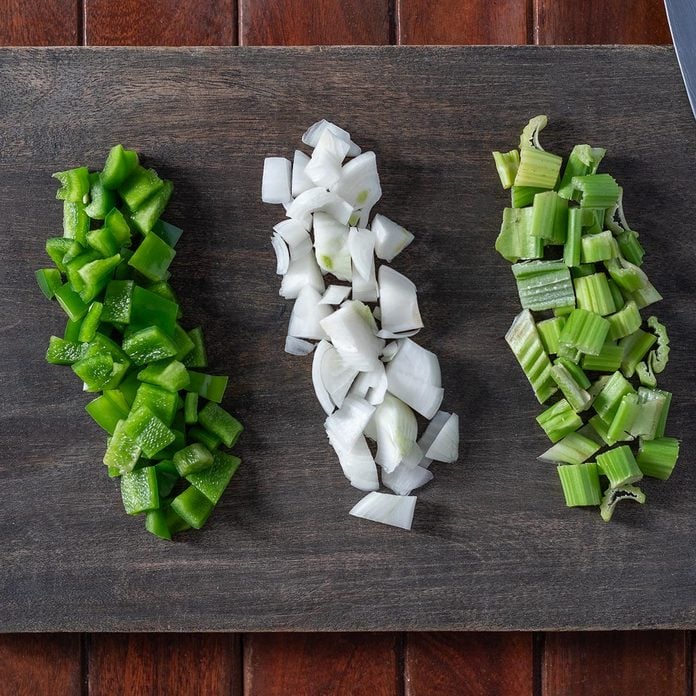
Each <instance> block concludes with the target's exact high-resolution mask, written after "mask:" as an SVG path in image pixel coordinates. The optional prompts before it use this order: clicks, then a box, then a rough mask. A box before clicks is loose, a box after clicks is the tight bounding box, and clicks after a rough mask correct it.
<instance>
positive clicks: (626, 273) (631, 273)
mask: <svg viewBox="0 0 696 696" xmlns="http://www.w3.org/2000/svg"><path fill="white" fill-rule="evenodd" d="M604 266H605V267H606V269H607V271H609V275H610V276H611V277H612V279H613V280H614V281H615V282H616V284H617V285H618V286H619V287H620V288H621V290H622V291H623V293H624V295H626V296H627V298H628V299H632V300H634V301H635V303H636V304H637V305H638V308H639V309H643V308H644V307H647V306H648V305H651V304H653V302H659V301H660V300H661V299H662V295H660V293H659V292H658V291H657V289H656V288H655V286H654V285H653V284H652V283H651V282H650V281H649V280H648V276H647V275H645V273H644V272H643V271H642V270H641V269H640V268H638V266H636V265H635V264H633V263H630V262H629V261H626V259H624V258H621V257H616V258H613V259H608V260H607V261H605V262H604Z"/></svg>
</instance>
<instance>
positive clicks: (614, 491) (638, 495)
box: [599, 485, 645, 522]
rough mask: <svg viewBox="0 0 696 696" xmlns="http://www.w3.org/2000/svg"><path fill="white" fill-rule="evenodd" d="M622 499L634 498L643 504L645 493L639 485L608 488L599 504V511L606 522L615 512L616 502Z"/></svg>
mask: <svg viewBox="0 0 696 696" xmlns="http://www.w3.org/2000/svg"><path fill="white" fill-rule="evenodd" d="M621 500H634V501H635V502H636V503H640V504H641V505H642V504H643V503H644V502H645V493H643V491H641V490H640V488H638V486H631V485H626V486H621V487H620V488H611V487H610V488H607V490H606V491H605V492H604V496H603V497H602V504H601V505H600V506H599V513H600V515H601V516H602V519H603V520H604V521H605V522H609V521H610V520H611V518H612V516H613V514H614V509H615V508H616V504H617V503H618V502H619V501H621Z"/></svg>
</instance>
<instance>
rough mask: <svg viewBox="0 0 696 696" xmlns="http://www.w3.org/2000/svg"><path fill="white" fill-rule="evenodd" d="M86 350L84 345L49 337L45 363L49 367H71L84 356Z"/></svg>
mask: <svg viewBox="0 0 696 696" xmlns="http://www.w3.org/2000/svg"><path fill="white" fill-rule="evenodd" d="M86 350H87V346H86V345H85V344H84V343H78V342H76V341H66V340H65V339H62V338H58V337H57V336H51V337H50V338H49V339H48V350H47V351H46V362H47V363H50V364H51V365H72V364H73V363H75V362H77V361H78V360H80V359H81V358H82V357H83V356H84V354H85V351H86Z"/></svg>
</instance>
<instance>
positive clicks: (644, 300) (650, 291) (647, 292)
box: [631, 280, 662, 309]
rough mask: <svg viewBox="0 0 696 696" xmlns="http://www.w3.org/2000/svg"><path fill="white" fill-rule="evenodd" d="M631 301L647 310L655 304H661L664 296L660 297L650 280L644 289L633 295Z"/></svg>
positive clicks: (636, 291)
mask: <svg viewBox="0 0 696 696" xmlns="http://www.w3.org/2000/svg"><path fill="white" fill-rule="evenodd" d="M631 299H632V300H633V301H634V302H635V303H636V304H637V305H638V307H639V308H640V309H645V308H646V307H649V306H650V305H651V304H655V302H660V300H662V295H660V293H659V292H658V291H657V288H656V287H655V286H654V285H653V284H652V283H651V282H650V281H649V280H648V281H647V282H646V284H645V286H644V287H642V288H640V289H639V290H635V291H634V292H632V293H631Z"/></svg>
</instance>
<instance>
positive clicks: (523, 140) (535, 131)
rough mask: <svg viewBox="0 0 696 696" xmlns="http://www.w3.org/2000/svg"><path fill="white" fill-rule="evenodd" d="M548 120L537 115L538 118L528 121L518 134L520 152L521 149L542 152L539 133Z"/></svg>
mask: <svg viewBox="0 0 696 696" xmlns="http://www.w3.org/2000/svg"><path fill="white" fill-rule="evenodd" d="M548 122H549V119H548V117H547V116H546V115H545V114H539V116H534V117H532V118H530V119H529V121H528V122H527V125H526V126H525V127H524V128H523V129H522V132H521V133H520V144H519V148H520V150H521V149H522V148H523V147H531V148H536V149H537V150H542V151H543V150H544V148H543V147H541V144H540V143H539V133H541V131H543V130H544V128H546V126H547V125H548Z"/></svg>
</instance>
